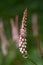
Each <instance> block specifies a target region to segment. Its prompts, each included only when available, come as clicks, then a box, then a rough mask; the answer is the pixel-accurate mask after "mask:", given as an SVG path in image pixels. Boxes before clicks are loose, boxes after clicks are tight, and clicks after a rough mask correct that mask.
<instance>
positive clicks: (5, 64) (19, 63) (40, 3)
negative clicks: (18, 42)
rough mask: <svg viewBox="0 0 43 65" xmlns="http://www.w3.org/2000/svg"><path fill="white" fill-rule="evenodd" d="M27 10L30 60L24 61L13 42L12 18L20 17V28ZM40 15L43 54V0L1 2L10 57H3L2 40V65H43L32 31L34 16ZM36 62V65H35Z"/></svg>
mask: <svg viewBox="0 0 43 65" xmlns="http://www.w3.org/2000/svg"><path fill="white" fill-rule="evenodd" d="M26 8H27V10H28V16H27V51H28V55H29V58H31V60H30V59H29V58H28V59H24V58H23V57H22V55H21V53H20V52H19V49H18V48H17V47H16V46H15V42H13V40H12V33H11V25H10V22H9V20H10V18H11V17H12V18H14V19H15V16H16V15H18V16H19V28H20V26H21V20H22V16H23V12H24V10H25V9H26ZM33 13H37V15H38V27H39V37H40V44H41V49H42V52H43V0H0V17H1V18H2V19H3V24H4V33H5V35H6V38H7V40H8V44H9V45H8V55H7V56H3V54H2V50H1V39H0V65H35V64H37V65H43V57H42V58H40V57H39V54H38V47H37V39H36V38H34V36H33V31H32V21H31V18H32V14H33ZM34 62H35V63H34Z"/></svg>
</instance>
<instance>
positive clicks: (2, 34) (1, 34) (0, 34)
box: [0, 19, 7, 56]
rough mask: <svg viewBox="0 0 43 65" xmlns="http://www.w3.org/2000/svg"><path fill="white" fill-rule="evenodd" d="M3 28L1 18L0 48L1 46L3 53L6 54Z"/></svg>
mask: <svg viewBox="0 0 43 65" xmlns="http://www.w3.org/2000/svg"><path fill="white" fill-rule="evenodd" d="M3 28H4V27H3V22H2V19H0V36H1V41H2V45H1V48H2V53H3V55H4V56H6V55H7V39H6V37H5V34H4V29H3Z"/></svg>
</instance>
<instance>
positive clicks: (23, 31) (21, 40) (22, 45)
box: [19, 9, 27, 58]
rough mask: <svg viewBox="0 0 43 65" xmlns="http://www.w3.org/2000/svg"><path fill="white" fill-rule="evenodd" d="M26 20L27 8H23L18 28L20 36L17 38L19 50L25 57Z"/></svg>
mask: <svg viewBox="0 0 43 65" xmlns="http://www.w3.org/2000/svg"><path fill="white" fill-rule="evenodd" d="M26 22H27V9H25V11H24V14H23V19H22V25H21V29H20V38H19V50H20V52H21V53H22V55H23V57H24V58H27V51H26V44H27V42H26V33H27V32H26Z"/></svg>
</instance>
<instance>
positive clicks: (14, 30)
mask: <svg viewBox="0 0 43 65" xmlns="http://www.w3.org/2000/svg"><path fill="white" fill-rule="evenodd" d="M10 23H11V27H12V39H13V41H14V42H16V46H17V47H18V45H19V34H18V16H16V18H15V24H14V20H13V19H12V18H11V19H10Z"/></svg>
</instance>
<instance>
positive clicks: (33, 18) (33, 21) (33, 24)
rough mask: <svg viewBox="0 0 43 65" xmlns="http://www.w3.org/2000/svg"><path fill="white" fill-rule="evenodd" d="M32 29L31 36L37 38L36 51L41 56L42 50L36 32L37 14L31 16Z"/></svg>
mask: <svg viewBox="0 0 43 65" xmlns="http://www.w3.org/2000/svg"><path fill="white" fill-rule="evenodd" d="M32 29H33V36H34V37H35V38H37V46H38V52H39V56H40V57H42V50H41V47H40V37H39V32H38V22H37V15H36V14H33V16H32Z"/></svg>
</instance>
